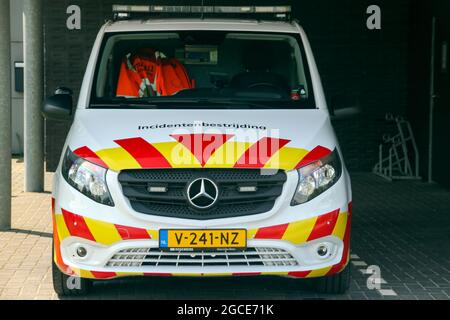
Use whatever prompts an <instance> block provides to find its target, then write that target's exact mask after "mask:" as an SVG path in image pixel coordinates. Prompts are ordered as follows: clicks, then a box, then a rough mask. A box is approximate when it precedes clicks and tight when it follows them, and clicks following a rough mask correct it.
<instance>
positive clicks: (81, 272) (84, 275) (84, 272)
mask: <svg viewBox="0 0 450 320" xmlns="http://www.w3.org/2000/svg"><path fill="white" fill-rule="evenodd" d="M77 274H78V275H79V276H80V277H81V278H86V279H95V277H94V275H93V274H92V272H90V271H88V270H77Z"/></svg>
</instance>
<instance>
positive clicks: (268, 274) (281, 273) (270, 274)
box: [261, 272, 289, 276]
mask: <svg viewBox="0 0 450 320" xmlns="http://www.w3.org/2000/svg"><path fill="white" fill-rule="evenodd" d="M261 275H262V276H287V275H289V272H261Z"/></svg>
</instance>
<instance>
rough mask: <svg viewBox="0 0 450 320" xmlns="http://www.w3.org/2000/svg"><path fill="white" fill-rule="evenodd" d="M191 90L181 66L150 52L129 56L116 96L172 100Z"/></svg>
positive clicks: (171, 59) (123, 64)
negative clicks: (172, 97)
mask: <svg viewBox="0 0 450 320" xmlns="http://www.w3.org/2000/svg"><path fill="white" fill-rule="evenodd" d="M190 88H192V85H191V81H190V79H189V76H188V74H187V72H186V69H185V68H184V66H183V65H182V64H181V63H180V62H179V61H178V60H177V59H174V58H167V57H166V56H165V55H164V54H163V53H161V52H159V51H155V50H153V49H143V50H140V51H139V52H138V53H136V54H133V55H131V54H128V55H127V56H126V57H125V58H124V59H123V61H122V65H121V67H120V74H119V81H118V84H117V93H116V95H117V96H121V97H151V96H171V95H174V94H176V93H177V92H179V91H181V90H184V89H190Z"/></svg>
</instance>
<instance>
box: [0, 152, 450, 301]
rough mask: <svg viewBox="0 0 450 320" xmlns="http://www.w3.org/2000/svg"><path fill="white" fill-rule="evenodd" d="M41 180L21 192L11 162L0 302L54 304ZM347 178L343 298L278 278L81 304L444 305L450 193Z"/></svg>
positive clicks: (449, 263) (132, 283) (157, 283)
mask: <svg viewBox="0 0 450 320" xmlns="http://www.w3.org/2000/svg"><path fill="white" fill-rule="evenodd" d="M45 178H46V183H45V185H46V187H45V190H46V192H45V193H39V194H38V193H24V192H22V189H23V164H22V163H21V162H20V161H19V160H13V199H12V208H13V230H11V231H8V232H0V299H58V297H57V296H56V295H55V293H54V292H53V288H52V282H51V269H50V266H51V217H50V190H51V180H52V174H50V173H47V174H46V176H45ZM352 180H353V192H354V221H353V238H352V263H351V268H352V273H353V280H352V284H351V288H350V290H349V292H348V293H346V294H344V295H320V294H316V293H314V292H313V291H311V290H310V288H309V284H308V283H307V282H305V281H294V280H290V279H281V278H253V277H245V278H227V279H223V278H213V279H211V278H202V279H198V278H195V279H186V278H139V279H138V278H133V279H121V280H115V281H112V282H100V283H96V284H95V286H94V290H93V292H92V294H90V295H89V296H88V297H86V298H85V299H239V300H245V299H358V300H359V299H363V300H366V299H428V300H450V190H446V189H443V188H442V187H440V186H438V185H429V184H425V183H422V182H417V181H403V182H394V183H389V182H387V181H384V180H383V179H381V178H379V177H376V176H374V175H372V174H354V175H353V176H352ZM368 266H376V267H378V268H379V271H380V276H381V278H382V279H383V280H384V281H383V283H382V284H381V290H376V289H373V290H370V289H369V288H368V286H367V282H368V279H373V278H374V274H370V273H368V272H367V267H368ZM370 270H375V271H377V268H371V269H370ZM369 282H370V281H369ZM369 284H370V283H369ZM393 294H395V295H393Z"/></svg>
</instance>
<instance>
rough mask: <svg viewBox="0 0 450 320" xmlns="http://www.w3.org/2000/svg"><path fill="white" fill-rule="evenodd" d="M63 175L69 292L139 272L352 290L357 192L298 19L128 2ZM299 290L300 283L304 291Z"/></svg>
mask: <svg viewBox="0 0 450 320" xmlns="http://www.w3.org/2000/svg"><path fill="white" fill-rule="evenodd" d="M114 12H115V19H114V20H112V21H109V22H107V23H106V24H105V25H104V26H103V27H102V28H101V30H100V32H99V34H98V37H97V39H96V41H95V43H94V45H93V49H92V54H91V56H90V59H89V63H88V65H87V69H86V73H85V76H84V80H83V83H82V87H81V90H80V94H79V99H78V104H77V106H76V108H74V110H72V92H71V90H69V89H67V88H62V87H61V88H58V90H57V91H56V92H55V95H54V96H52V97H49V98H48V99H47V101H46V102H45V103H44V108H43V113H44V115H45V117H46V118H47V119H53V120H70V121H72V127H71V130H70V132H69V134H68V137H67V140H66V143H65V145H64V149H63V152H62V155H61V160H60V162H59V166H58V168H57V171H56V174H55V176H54V182H53V196H52V198H53V205H52V210H53V212H52V217H53V226H54V238H53V257H54V259H53V283H54V288H55V291H56V292H57V293H58V294H59V295H80V294H86V293H87V292H88V290H89V288H90V286H91V284H92V283H93V282H95V281H106V280H108V279H115V278H120V277H130V276H161V277H171V276H174V277H243V276H261V277H263V276H282V277H290V278H293V279H303V278H308V279H311V280H309V281H310V283H313V284H314V286H315V287H316V289H317V290H318V291H320V292H326V293H342V292H345V291H346V290H347V288H348V286H349V282H350V271H349V266H348V263H349V255H350V228H351V220H352V193H351V186H350V178H349V174H348V172H347V170H346V167H345V164H344V160H343V158H342V152H341V149H340V147H339V144H338V141H337V139H336V135H335V133H334V130H333V127H332V124H331V114H332V112H331V111H329V109H328V107H327V103H326V99H325V95H324V91H323V88H322V84H321V80H320V76H319V71H318V69H317V66H316V62H315V60H314V57H313V53H312V51H311V47H310V44H309V42H308V39H307V36H306V34H305V32H304V31H303V29H302V28H301V27H300V25H299V24H298V23H297V22H296V21H293V20H291V19H290V18H289V13H290V7H286V6H276V7H189V6H186V7H173V6H171V7H164V6H145V5H144V6H120V5H118V6H114ZM293 281H294V280H293Z"/></svg>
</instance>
